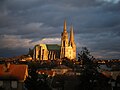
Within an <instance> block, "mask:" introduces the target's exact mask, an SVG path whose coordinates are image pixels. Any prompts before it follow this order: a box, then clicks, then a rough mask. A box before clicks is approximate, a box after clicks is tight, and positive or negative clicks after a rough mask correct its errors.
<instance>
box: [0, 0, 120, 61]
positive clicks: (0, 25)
mask: <svg viewBox="0 0 120 90" xmlns="http://www.w3.org/2000/svg"><path fill="white" fill-rule="evenodd" d="M64 19H66V20H67V31H68V32H69V29H70V25H71V24H73V26H74V34H75V41H76V44H77V52H79V51H80V50H81V47H87V48H88V49H89V50H90V52H91V53H92V55H94V56H95V57H96V58H111V59H112V58H120V0H0V57H12V56H16V55H21V54H26V53H27V52H28V49H29V48H33V47H34V45H36V44H39V43H57V44H60V37H61V32H62V30H63V22H64Z"/></svg>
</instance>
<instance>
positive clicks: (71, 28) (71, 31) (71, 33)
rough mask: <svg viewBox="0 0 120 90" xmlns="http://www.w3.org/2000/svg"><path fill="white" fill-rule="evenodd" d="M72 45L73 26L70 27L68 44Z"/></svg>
mask: <svg viewBox="0 0 120 90" xmlns="http://www.w3.org/2000/svg"><path fill="white" fill-rule="evenodd" d="M72 43H74V33H73V26H72V25H71V27H70V44H72Z"/></svg>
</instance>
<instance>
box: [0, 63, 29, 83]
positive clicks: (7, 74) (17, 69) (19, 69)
mask: <svg viewBox="0 0 120 90" xmlns="http://www.w3.org/2000/svg"><path fill="white" fill-rule="evenodd" d="M27 70H28V66H27V65H16V64H11V65H10V67H9V69H8V71H5V65H4V64H2V65H0V79H11V77H14V78H17V79H18V81H24V80H25V79H26V76H28V72H27Z"/></svg>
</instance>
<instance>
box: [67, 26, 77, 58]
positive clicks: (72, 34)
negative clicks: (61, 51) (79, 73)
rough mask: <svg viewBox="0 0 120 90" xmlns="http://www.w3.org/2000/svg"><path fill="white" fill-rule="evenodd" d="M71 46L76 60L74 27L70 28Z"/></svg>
mask: <svg viewBox="0 0 120 90" xmlns="http://www.w3.org/2000/svg"><path fill="white" fill-rule="evenodd" d="M69 45H70V46H71V47H72V50H73V58H76V44H75V41H74V33H73V26H72V25H71V27H70V39H69Z"/></svg>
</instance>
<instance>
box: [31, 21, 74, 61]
mask: <svg viewBox="0 0 120 90" xmlns="http://www.w3.org/2000/svg"><path fill="white" fill-rule="evenodd" d="M61 58H68V59H71V60H72V59H76V44H75V41H74V33H73V26H71V27H70V38H69V39H68V32H67V25H66V20H65V21H64V27H63V32H62V34H61V45H58V44H38V45H36V46H35V47H34V48H33V59H35V60H56V59H61Z"/></svg>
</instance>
